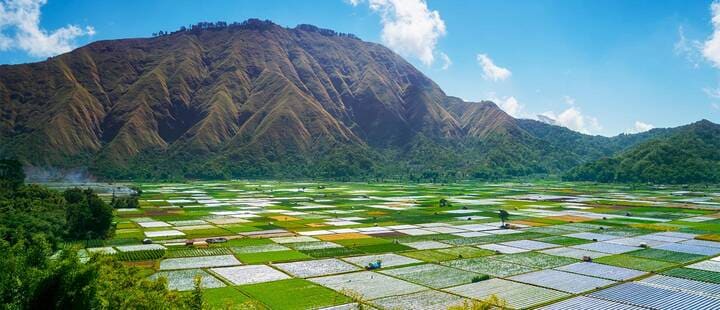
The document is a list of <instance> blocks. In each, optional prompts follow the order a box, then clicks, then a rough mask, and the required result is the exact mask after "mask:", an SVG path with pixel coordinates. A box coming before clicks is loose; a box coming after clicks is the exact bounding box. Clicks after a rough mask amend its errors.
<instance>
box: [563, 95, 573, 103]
mask: <svg viewBox="0 0 720 310" xmlns="http://www.w3.org/2000/svg"><path fill="white" fill-rule="evenodd" d="M563 100H564V101H565V103H567V104H568V105H575V98H573V97H570V96H567V95H565V96H563Z"/></svg>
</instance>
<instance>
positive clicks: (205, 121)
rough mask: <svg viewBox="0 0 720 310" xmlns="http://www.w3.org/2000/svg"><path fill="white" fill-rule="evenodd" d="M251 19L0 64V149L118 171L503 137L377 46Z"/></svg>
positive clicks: (488, 113) (493, 120) (503, 126)
mask: <svg viewBox="0 0 720 310" xmlns="http://www.w3.org/2000/svg"><path fill="white" fill-rule="evenodd" d="M258 23H259V24H258ZM258 23H255V24H251V25H249V26H248V25H245V26H233V27H227V28H216V29H205V30H193V31H183V32H177V33H174V34H171V35H166V36H161V37H154V38H142V39H125V40H113V41H100V42H95V43H92V44H90V45H87V46H85V47H81V48H79V49H77V50H75V51H72V52H70V53H67V54H64V55H60V56H57V57H54V58H51V59H49V60H47V61H43V62H39V63H34V64H23V65H12V66H0V101H1V102H0V103H2V110H0V111H1V113H0V117H2V125H0V130H1V132H0V139H1V141H9V142H8V143H6V145H5V146H2V147H0V152H5V153H9V154H16V155H18V156H20V157H22V158H25V159H26V160H27V161H29V162H33V163H42V164H61V163H62V162H63V161H64V160H65V159H67V158H74V157H87V156H90V157H93V156H98V155H99V156H101V157H102V158H103V160H109V161H112V162H114V163H119V164H122V163H123V162H125V161H127V160H129V159H131V158H133V157H135V156H137V155H138V154H140V153H142V152H143V151H148V150H160V151H169V152H177V151H182V152H190V153H194V154H199V155H204V156H205V155H209V156H212V155H217V154H219V153H222V152H225V151H229V150H243V149H247V150H252V151H254V152H257V151H260V154H262V153H272V154H273V156H281V155H282V154H285V153H286V152H294V153H300V154H306V153H312V152H313V151H314V150H317V149H318V147H317V145H318V144H323V143H329V144H332V145H335V144H345V145H359V146H363V147H365V146H371V147H380V148H383V147H402V146H403V145H405V144H406V143H408V142H409V141H412V140H413V139H414V138H415V137H417V136H419V135H422V136H423V137H429V138H431V139H438V140H447V139H460V138H465V137H467V136H472V137H479V138H482V137H484V136H486V135H488V134H489V133H491V132H493V131H495V130H504V132H506V133H507V132H510V131H512V130H516V129H517V126H516V125H515V124H514V123H513V122H512V121H513V119H512V118H511V117H509V116H508V115H507V114H505V113H504V112H502V111H501V110H500V109H498V108H497V107H496V106H494V105H490V104H485V103H478V104H470V103H463V102H454V101H453V99H452V98H449V97H447V96H446V95H445V93H444V92H443V91H442V90H441V89H440V88H439V87H438V86H437V85H436V84H435V83H434V82H433V81H431V80H430V79H428V78H427V77H426V76H424V75H423V74H422V73H421V72H420V71H418V70H417V69H415V68H414V67H413V66H412V65H411V64H409V63H408V62H406V61H405V60H403V59H402V58H401V57H400V56H398V55H397V54H395V53H393V52H392V51H390V50H389V49H387V48H385V47H383V46H381V45H379V44H374V43H368V42H363V41H361V40H359V39H357V38H354V37H349V36H340V35H336V34H328V33H326V32H324V31H323V30H318V29H316V28H314V27H310V26H299V27H297V28H293V29H288V28H283V27H280V26H277V25H274V24H270V23H265V22H258ZM449 101H453V103H452V104H448V102H449ZM465 110H467V111H465ZM508 128H509V129H508ZM20 141H29V142H28V143H21V142H20ZM308 155H312V154H308Z"/></svg>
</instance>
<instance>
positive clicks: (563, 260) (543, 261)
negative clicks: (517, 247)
mask: <svg viewBox="0 0 720 310" xmlns="http://www.w3.org/2000/svg"><path fill="white" fill-rule="evenodd" d="M490 258H492V259H497V260H502V261H505V262H509V263H515V264H518V265H523V266H528V267H533V268H537V269H546V268H554V267H559V266H563V265H569V264H572V263H577V260H576V259H572V258H568V257H561V256H554V255H548V254H542V253H537V252H525V253H517V254H507V255H498V256H492V257H490Z"/></svg>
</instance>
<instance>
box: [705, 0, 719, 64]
mask: <svg viewBox="0 0 720 310" xmlns="http://www.w3.org/2000/svg"><path fill="white" fill-rule="evenodd" d="M710 10H711V13H712V25H713V33H712V35H711V36H710V38H709V39H708V40H707V41H705V43H703V46H702V54H703V56H704V57H705V59H707V60H708V61H710V62H712V64H713V66H715V67H717V68H720V3H718V2H713V3H712V4H711V5H710Z"/></svg>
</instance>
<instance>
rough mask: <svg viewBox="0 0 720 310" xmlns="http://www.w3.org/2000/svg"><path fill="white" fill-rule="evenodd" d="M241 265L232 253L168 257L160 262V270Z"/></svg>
mask: <svg viewBox="0 0 720 310" xmlns="http://www.w3.org/2000/svg"><path fill="white" fill-rule="evenodd" d="M236 265H241V263H240V261H238V260H237V259H236V258H235V257H234V256H232V255H218V256H204V257H184V258H168V259H165V260H163V261H161V262H160V270H171V269H191V268H208V267H224V266H236Z"/></svg>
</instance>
